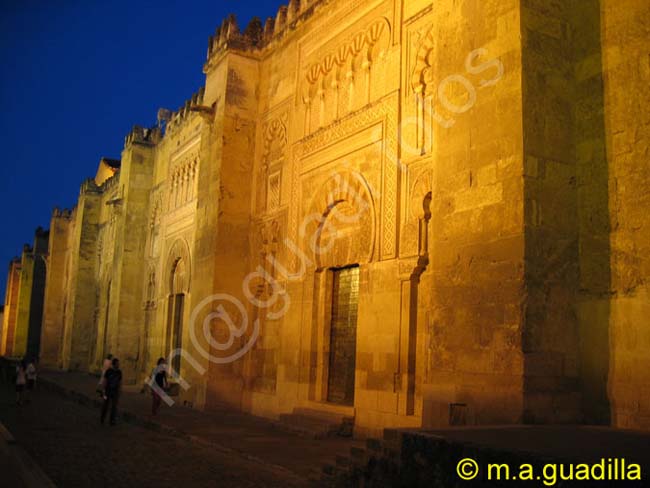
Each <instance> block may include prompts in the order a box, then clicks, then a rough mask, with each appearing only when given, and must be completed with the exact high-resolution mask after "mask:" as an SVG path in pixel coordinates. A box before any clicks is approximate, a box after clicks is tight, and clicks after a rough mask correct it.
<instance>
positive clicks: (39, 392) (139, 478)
mask: <svg viewBox="0 0 650 488" xmlns="http://www.w3.org/2000/svg"><path fill="white" fill-rule="evenodd" d="M0 420H1V421H2V423H3V424H4V425H5V426H6V427H7V429H8V430H9V431H10V432H11V433H12V434H13V437H14V438H15V440H16V442H17V443H18V444H19V446H20V447H22V448H23V449H24V451H25V452H26V453H27V454H28V455H29V457H30V458H31V459H33V461H34V462H35V463H37V465H38V466H39V467H40V468H41V469H42V471H43V472H44V473H46V475H47V476H49V477H50V479H51V480H52V481H53V482H54V483H55V484H56V485H57V486H59V487H61V488H68V487H75V488H77V487H78V488H82V487H88V488H96V487H138V488H149V487H151V488H167V487H169V488H178V487H179V486H180V487H192V488H195V487H196V488H202V487H206V488H207V487H215V486H218V487H219V488H289V487H292V488H301V487H303V486H306V485H307V483H305V482H304V480H300V479H296V476H295V475H291V476H289V475H288V474H287V473H286V472H284V471H282V470H279V469H275V468H273V467H270V466H266V465H261V464H260V463H258V462H253V461H250V460H247V459H245V458H244V457H242V456H241V455H238V454H235V453H233V452H222V451H220V450H218V449H214V448H208V447H206V446H204V445H200V444H198V443H195V442H189V441H187V440H186V439H182V438H179V437H177V436H172V435H168V434H167V433H164V432H156V431H154V430H152V429H147V428H142V427H140V426H138V425H133V424H132V423H128V422H121V423H119V424H118V425H116V426H114V427H111V426H108V425H100V423H99V415H98V412H97V410H96V409H94V408H89V407H88V406H86V405H83V404H81V403H79V402H76V401H74V399H68V398H66V397H64V396H63V395H61V394H59V393H56V392H55V391H52V390H51V389H48V388H44V385H43V384H42V383H41V385H39V387H37V389H36V390H35V391H34V392H32V394H31V395H30V397H29V401H26V402H25V404H23V405H21V406H17V405H16V404H15V393H14V388H13V385H7V384H0ZM10 460H11V459H10ZM1 461H2V459H1V458H0V467H2V466H1ZM25 468H26V469H23V470H21V472H23V473H25V472H26V473H27V474H33V472H34V469H31V468H30V467H29V466H25ZM7 469H11V470H12V471H8V472H9V473H12V472H14V473H15V471H16V466H13V467H11V468H7ZM6 473H7V472H4V471H2V472H0V486H2V487H3V488H5V487H6V488H9V487H11V488H13V487H14V486H16V487H20V486H22V485H21V484H20V481H18V482H16V481H15V480H13V481H12V480H10V479H8V478H7V475H6ZM32 478H33V477H32ZM26 479H27V478H23V480H26ZM29 486H30V487H33V488H37V487H38V488H44V487H45V485H44V484H43V483H31V484H29Z"/></svg>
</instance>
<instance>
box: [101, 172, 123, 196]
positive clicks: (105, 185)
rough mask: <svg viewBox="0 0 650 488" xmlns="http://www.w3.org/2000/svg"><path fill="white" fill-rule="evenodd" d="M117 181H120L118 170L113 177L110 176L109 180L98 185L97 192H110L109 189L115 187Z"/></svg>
mask: <svg viewBox="0 0 650 488" xmlns="http://www.w3.org/2000/svg"><path fill="white" fill-rule="evenodd" d="M119 181H120V170H119V169H118V170H117V171H116V172H115V173H114V174H113V176H111V177H110V178H107V179H106V180H104V181H103V182H102V184H101V185H99V187H98V188H99V191H101V192H102V193H104V192H106V191H108V190H110V189H111V188H113V187H114V186H116V185H117V184H118V182H119Z"/></svg>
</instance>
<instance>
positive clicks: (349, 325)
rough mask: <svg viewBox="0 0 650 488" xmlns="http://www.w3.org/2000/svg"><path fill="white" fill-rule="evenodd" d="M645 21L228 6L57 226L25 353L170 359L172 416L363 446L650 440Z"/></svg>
mask: <svg viewBox="0 0 650 488" xmlns="http://www.w3.org/2000/svg"><path fill="white" fill-rule="evenodd" d="M649 15H650V14H649V13H648V11H647V9H645V8H644V6H643V2H638V1H632V0H627V1H624V2H620V1H619V2H614V1H613V0H601V1H600V2H599V1H595V0H594V1H592V0H588V1H585V2H550V1H533V0H498V1H497V0H489V1H485V0H481V1H479V0H461V1H458V0H440V1H438V2H434V3H433V4H432V3H431V2H430V1H425V0H412V1H411V0H410V1H403V2H401V1H397V0H376V1H358V0H353V1H342V0H331V1H312V2H309V1H306V0H303V1H302V2H300V3H299V2H297V1H296V0H291V1H290V2H289V5H288V7H281V8H280V10H279V11H278V14H277V17H276V18H275V19H269V20H268V21H267V22H266V23H265V25H263V26H262V25H261V23H259V22H255V21H254V22H252V23H251V24H250V25H249V26H248V27H247V28H246V29H244V30H243V31H240V30H239V29H238V27H237V25H236V22H235V20H234V18H229V19H226V20H225V21H224V22H223V23H222V25H221V27H220V28H219V29H218V30H217V33H216V34H215V36H213V37H212V38H211V39H210V41H209V48H208V59H207V61H206V63H205V66H204V72H205V75H206V79H205V87H204V88H201V90H200V91H199V92H198V93H197V94H196V95H194V96H193V97H192V99H191V100H189V101H188V102H187V104H186V105H185V106H184V107H183V108H181V109H180V110H179V111H177V112H175V113H171V114H170V113H168V112H166V111H161V112H160V113H159V120H160V123H159V125H158V127H155V128H153V129H141V128H135V129H134V130H133V131H132V132H131V133H130V134H129V135H128V136H127V138H126V144H125V148H124V151H123V153H122V157H121V161H112V160H102V162H101V163H100V168H99V170H98V172H97V176H96V177H95V178H94V179H93V180H88V181H87V182H86V183H84V184H83V185H82V187H81V193H80V196H79V202H78V204H77V206H76V208H75V209H74V210H72V211H58V210H57V211H55V213H54V214H53V217H52V224H51V232H50V250H49V258H48V259H49V262H48V266H49V272H48V275H47V279H48V282H47V290H46V305H45V315H44V321H43V336H42V361H43V362H44V363H46V364H49V365H53V366H57V367H62V368H73V369H81V370H96V369H97V368H98V367H99V365H100V361H101V358H102V357H103V356H104V355H105V354H107V353H109V352H111V353H113V354H115V355H117V356H119V357H120V359H121V361H122V367H123V368H124V370H125V373H126V375H127V379H128V380H129V381H130V382H136V381H142V379H143V378H144V375H145V373H146V372H148V371H149V370H150V368H151V367H152V365H153V364H154V361H155V360H156V359H157V357H158V356H167V355H169V353H170V352H171V351H172V350H174V349H182V350H183V351H184V353H183V355H182V356H181V359H180V360H179V359H175V360H174V361H172V363H173V364H177V365H180V373H181V376H182V377H183V378H184V380H185V381H187V384H184V385H182V386H183V387H181V388H180V391H181V393H180V399H181V400H182V401H184V402H187V403H188V404H191V405H193V406H195V407H198V408H202V407H205V406H210V405H216V404H220V403H227V404H230V405H233V406H235V407H236V408H241V409H243V410H245V411H249V412H252V413H254V414H259V415H265V416H270V417H276V416H278V415H279V414H280V413H286V412H291V411H292V410H293V409H294V408H296V407H308V408H313V409H324V410H328V411H331V412H338V413H341V414H346V415H354V417H355V429H356V432H357V433H358V434H362V435H363V434H376V433H377V432H378V431H379V430H380V429H381V428H383V427H390V426H414V427H415V426H425V427H433V426H444V425H449V424H450V423H451V424H508V423H521V422H530V423H558V422H559V423H562V422H582V421H585V422H599V423H605V424H609V423H611V424H613V425H617V426H622V427H636V428H644V429H649V428H650V374H649V373H648V371H650V355H649V354H648V353H647V352H648V350H649V349H650V324H649V323H648V320H647V317H648V316H650V288H649V285H648V278H649V277H650V258H649V257H648V256H650V249H648V246H649V243H650V225H649V223H648V209H650V200H649V198H650V196H649V193H648V190H647V188H649V187H650V170H649V167H648V143H649V142H650V119H648V116H649V115H648V114H650V110H649V109H648V108H649V106H650V105H649V103H648V102H649V100H648V97H649V96H650V95H649V92H648V90H647V86H648V81H650V64H649V63H650V58H648V53H647V49H646V48H645V47H644V46H647V43H648V30H647V26H648V25H650V18H649ZM350 270H353V271H350ZM346 276H347V278H346ZM350 276H351V277H350ZM344 279H347V280H352V281H349V282H345V283H344V285H341V284H340V283H343V282H342V281H340V280H344ZM355 280H356V281H355ZM337 283H338V284H337ZM341 286H343V291H341V290H342V288H341ZM216 294H218V296H216V297H215V295H216ZM7 310H8V309H7V308H5V316H7ZM244 318H246V319H247V320H248V322H247V325H248V327H247V329H246V332H245V333H244V334H242V335H238V332H239V330H238V326H239V324H241V323H242V321H243V319H244ZM210 319H212V320H210ZM204 323H205V324H207V330H208V331H209V332H210V334H208V335H206V334H204V331H203V329H202V327H203V325H204ZM190 324H193V325H194V326H195V327H194V332H195V334H194V335H195V336H196V337H193V329H192V327H190ZM255 324H257V325H259V329H257V328H256V326H255ZM332 324H334V326H333V325H332ZM229 327H230V329H229ZM355 330H356V336H355V332H354V331H355ZM258 331H259V334H258ZM333 334H334V335H333ZM336 334H338V335H336ZM233 335H234V336H236V337H235V339H234V341H232V342H229V339H231V338H232V336H233ZM335 336H336V338H333V337H335ZM351 344H352V346H351ZM248 345H252V347H250V350H246V352H245V354H242V355H241V357H236V358H232V359H233V360H226V359H225V358H228V357H231V356H233V355H235V356H236V353H237V351H243V350H245V349H246V348H247V347H248ZM350 354H352V355H353V357H350ZM215 358H216V359H215ZM346 364H347V365H351V366H347V367H348V368H352V367H353V371H350V370H349V369H348V370H346V369H345V368H346V366H345V365H346ZM341 368H343V369H341ZM341 371H343V372H341ZM330 374H331V375H332V376H331V377H330ZM185 386H187V387H188V388H187V389H185Z"/></svg>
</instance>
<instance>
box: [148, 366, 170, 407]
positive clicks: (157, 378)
mask: <svg viewBox="0 0 650 488" xmlns="http://www.w3.org/2000/svg"><path fill="white" fill-rule="evenodd" d="M151 379H152V380H153V383H151V382H150V383H149V384H150V385H151V415H156V414H158V410H159V409H160V404H161V403H162V397H161V396H160V393H161V392H162V391H165V390H167V386H168V385H167V363H166V361H165V358H160V359H158V363H157V364H156V367H155V368H154V369H153V371H152V373H151Z"/></svg>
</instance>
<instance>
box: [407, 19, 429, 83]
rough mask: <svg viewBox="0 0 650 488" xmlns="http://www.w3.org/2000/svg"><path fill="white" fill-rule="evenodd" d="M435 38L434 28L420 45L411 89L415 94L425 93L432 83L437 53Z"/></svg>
mask: <svg viewBox="0 0 650 488" xmlns="http://www.w3.org/2000/svg"><path fill="white" fill-rule="evenodd" d="M434 50H435V37H434V33H433V28H431V29H430V30H429V32H427V34H426V36H425V37H424V39H423V40H422V42H421V43H420V47H419V48H418V52H417V56H416V58H415V68H414V69H413V74H412V75H411V88H412V89H413V91H414V92H416V93H418V92H420V91H425V89H426V87H427V85H430V84H431V81H432V70H433V57H434V53H435V51H434Z"/></svg>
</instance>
